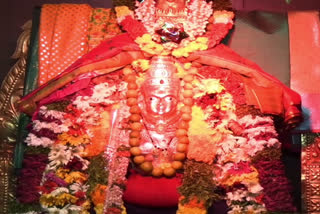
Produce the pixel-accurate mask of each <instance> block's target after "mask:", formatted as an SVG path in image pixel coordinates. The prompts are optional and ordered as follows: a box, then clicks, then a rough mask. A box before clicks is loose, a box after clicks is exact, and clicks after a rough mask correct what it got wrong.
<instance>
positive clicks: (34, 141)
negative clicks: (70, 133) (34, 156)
mask: <svg viewBox="0 0 320 214" xmlns="http://www.w3.org/2000/svg"><path fill="white" fill-rule="evenodd" d="M25 143H26V144H27V145H28V146H42V147H45V148H46V147H49V146H51V145H52V144H54V141H53V140H51V139H50V138H47V137H37V136H36V135H34V134H32V133H29V134H28V136H27V138H26V139H25Z"/></svg>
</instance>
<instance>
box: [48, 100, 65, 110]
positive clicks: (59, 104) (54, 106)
mask: <svg viewBox="0 0 320 214" xmlns="http://www.w3.org/2000/svg"><path fill="white" fill-rule="evenodd" d="M70 103H71V101H70V100H63V101H60V102H55V103H50V104H48V105H47V108H48V110H56V111H62V112H64V111H65V109H66V107H67V106H68V105H69V104H70Z"/></svg>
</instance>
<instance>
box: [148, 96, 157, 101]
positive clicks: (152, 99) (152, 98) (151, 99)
mask: <svg viewBox="0 0 320 214" xmlns="http://www.w3.org/2000/svg"><path fill="white" fill-rule="evenodd" d="M149 100H150V101H156V100H158V98H156V97H150V98H149Z"/></svg>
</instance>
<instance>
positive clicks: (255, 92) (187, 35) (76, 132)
mask: <svg viewBox="0 0 320 214" xmlns="http://www.w3.org/2000/svg"><path fill="white" fill-rule="evenodd" d="M211 4H212V3H207V2H205V1H204V0H192V1H190V2H188V3H186V2H185V1H184V0H177V1H172V0H159V1H157V2H154V1H153V0H146V1H144V2H141V3H137V9H136V10H135V13H134V12H133V11H131V10H129V9H128V8H127V7H125V6H121V7H116V12H117V21H118V22H119V24H120V25H121V26H122V29H123V30H124V31H126V33H123V34H120V35H117V36H114V37H113V38H111V39H109V40H107V41H105V42H102V43H101V44H100V45H99V46H97V47H96V48H94V49H93V50H91V51H90V52H89V53H87V54H85V55H84V56H83V57H81V58H80V59H78V60H77V61H76V62H74V63H73V64H72V65H71V66H69V67H68V68H67V69H66V70H65V71H64V72H62V73H61V74H59V75H58V76H57V77H55V78H53V79H51V80H50V81H49V82H47V83H44V84H42V85H41V86H40V87H39V88H38V89H36V90H35V91H34V92H32V93H30V94H29V95H27V96H25V97H24V98H22V100H21V101H20V107H21V109H22V111H24V112H25V113H28V114H30V115H33V121H32V128H31V131H30V134H29V135H28V137H27V139H26V143H27V144H28V145H29V146H34V147H39V146H42V147H47V148H49V150H50V152H49V154H48V158H49V163H48V164H47V166H46V168H45V170H44V172H43V176H42V181H41V184H40V198H39V201H40V204H41V206H42V208H43V209H44V210H46V211H48V212H49V213H56V212H62V211H63V212H72V211H74V212H78V213H79V212H80V213H86V212H89V210H90V206H91V207H93V208H94V210H95V212H96V213H121V212H125V210H126V207H127V211H128V213H129V214H130V212H131V209H132V206H133V207H135V206H143V207H154V209H155V210H156V209H160V208H163V207H175V209H178V210H177V213H178V214H182V213H188V214H189V213H207V212H211V211H212V205H214V204H217V203H220V202H221V201H222V203H223V204H224V205H225V210H224V211H215V212H216V213H225V212H228V213H264V212H267V211H279V212H293V211H295V207H294V206H293V204H292V198H291V196H290V188H289V184H288V181H287V179H286V178H285V174H284V170H283V164H282V163H281V160H280V157H281V143H280V142H279V140H278V138H277V137H278V133H277V131H276V129H275V127H274V121H273V117H272V116H271V115H279V116H281V117H282V118H283V120H284V123H285V124H286V127H293V126H294V125H296V124H297V123H298V122H299V121H300V119H301V113H300V97H299V95H298V94H296V93H295V92H293V91H291V90H290V89H289V88H287V87H286V86H284V85H283V84H282V83H280V82H279V81H278V80H276V79H274V78H273V77H271V76H270V75H268V74H266V73H265V72H263V71H262V70H261V69H260V68H259V67H258V66H256V65H255V64H253V63H251V62H249V61H248V60H245V59H243V58H241V57H240V56H238V55H237V54H235V53H234V52H233V51H231V50H230V49H228V48H227V47H226V46H224V45H222V44H219V43H220V41H221V40H222V38H223V37H224V36H225V35H226V34H227V32H228V30H229V29H230V28H231V26H232V24H233V21H232V18H233V13H232V12H228V11H213V9H212V5H211ZM46 51H47V50H46ZM266 115H267V116H266ZM177 206H178V207H177ZM227 206H228V208H226V207H227ZM91 210H92V209H91ZM149 212H153V211H149ZM168 212H169V211H168V210H167V209H164V213H168Z"/></svg>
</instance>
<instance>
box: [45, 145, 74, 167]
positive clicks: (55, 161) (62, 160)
mask: <svg viewBox="0 0 320 214" xmlns="http://www.w3.org/2000/svg"><path fill="white" fill-rule="evenodd" d="M72 157H73V154H72V151H71V150H69V149H68V147H67V146H64V145H61V144H55V145H53V146H52V147H51V151H50V153H49V160H50V163H49V166H50V169H55V168H56V167H58V166H60V165H66V164H67V163H68V162H69V161H70V159H71V158H72Z"/></svg>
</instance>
